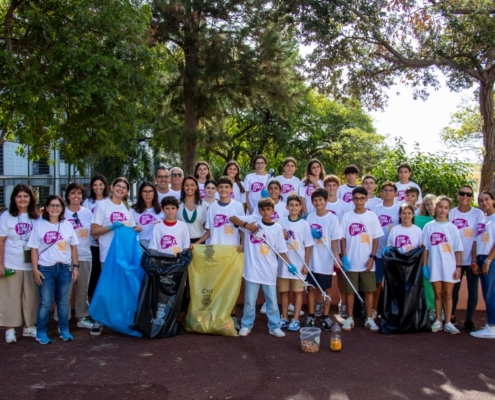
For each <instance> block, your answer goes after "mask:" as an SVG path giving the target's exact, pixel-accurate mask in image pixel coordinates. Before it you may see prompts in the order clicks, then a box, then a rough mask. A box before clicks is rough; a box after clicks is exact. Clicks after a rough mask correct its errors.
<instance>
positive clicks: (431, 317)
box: [428, 310, 437, 322]
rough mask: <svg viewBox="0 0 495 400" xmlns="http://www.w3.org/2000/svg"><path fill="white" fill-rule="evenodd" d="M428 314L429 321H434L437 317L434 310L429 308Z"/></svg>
mask: <svg viewBox="0 0 495 400" xmlns="http://www.w3.org/2000/svg"><path fill="white" fill-rule="evenodd" d="M428 316H429V318H430V321H431V322H433V321H435V319H436V317H437V313H436V311H435V310H430V311H429V313H428Z"/></svg>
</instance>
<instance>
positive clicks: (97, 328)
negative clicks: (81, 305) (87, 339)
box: [89, 322, 103, 336]
mask: <svg viewBox="0 0 495 400" xmlns="http://www.w3.org/2000/svg"><path fill="white" fill-rule="evenodd" d="M102 330H103V327H102V326H101V325H100V324H99V323H98V322H95V323H94V324H93V326H92V327H91V330H90V331H89V334H90V335H91V336H100V335H101V331H102Z"/></svg>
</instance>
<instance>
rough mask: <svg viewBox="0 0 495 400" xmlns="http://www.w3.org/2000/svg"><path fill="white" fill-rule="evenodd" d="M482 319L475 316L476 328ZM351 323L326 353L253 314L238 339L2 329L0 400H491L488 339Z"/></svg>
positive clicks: (494, 395)
mask: <svg viewBox="0 0 495 400" xmlns="http://www.w3.org/2000/svg"><path fill="white" fill-rule="evenodd" d="M484 318H485V314H484V313H481V312H478V313H477V315H476V318H475V323H476V324H477V326H479V327H481V326H483V325H484V324H485V322H486V321H485V319H484ZM458 319H460V320H461V321H462V320H463V313H462V312H459V313H458ZM356 321H357V327H356V328H355V329H354V330H353V331H352V332H349V333H347V332H344V333H343V349H342V352H340V353H332V352H331V351H330V350H329V338H330V333H327V332H324V333H322V348H321V349H320V352H319V353H314V354H308V353H303V352H302V351H301V350H300V341H299V334H298V333H291V334H289V335H288V336H287V337H286V338H283V339H279V338H274V337H272V336H270V335H268V329H267V328H266V316H264V315H259V314H258V317H257V321H256V325H255V328H254V330H253V332H252V333H251V334H250V335H249V336H248V337H245V338H241V337H236V338H227V337H218V336H208V335H199V334H184V335H181V336H178V337H175V338H171V339H160V340H150V339H136V338H130V337H126V336H123V335H120V334H118V333H115V332H113V331H110V330H108V329H106V330H105V331H104V332H103V334H102V335H101V336H100V337H91V336H89V333H88V331H87V330H83V329H77V328H75V327H73V328H72V333H73V334H74V337H75V340H74V341H73V342H68V343H64V342H62V341H61V340H58V339H55V340H54V343H53V344H51V345H48V346H41V345H39V344H38V343H36V342H35V341H34V339H31V338H29V339H28V338H22V337H21V338H19V341H18V342H17V343H16V344H13V345H7V344H6V343H5V342H4V340H3V336H4V331H3V330H2V331H0V334H1V335H2V339H1V341H2V343H1V344H0V369H1V373H0V399H71V400H76V399H84V400H88V399H117V398H118V399H136V398H138V399H139V398H142V399H144V398H146V397H148V398H149V399H295V400H296V399H422V398H435V399H495V340H494V341H492V340H480V339H474V338H471V337H469V336H468V334H467V333H465V332H462V333H461V334H460V335H457V336H453V335H449V334H447V333H444V332H438V333H435V334H433V333H422V334H409V335H397V336H386V335H382V334H380V333H371V332H369V331H366V330H364V328H363V320H356ZM72 324H74V321H71V325H72ZM50 335H51V337H52V338H53V337H56V325H55V324H54V323H52V324H51V325H50Z"/></svg>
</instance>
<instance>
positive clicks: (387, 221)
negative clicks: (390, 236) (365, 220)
mask: <svg viewBox="0 0 495 400" xmlns="http://www.w3.org/2000/svg"><path fill="white" fill-rule="evenodd" d="M378 220H379V221H380V225H381V226H387V225H392V223H393V222H392V217H391V216H390V215H379V216H378Z"/></svg>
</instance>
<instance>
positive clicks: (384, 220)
mask: <svg viewBox="0 0 495 400" xmlns="http://www.w3.org/2000/svg"><path fill="white" fill-rule="evenodd" d="M371 211H373V212H374V213H375V214H376V216H377V217H378V221H380V226H381V227H382V229H383V236H381V237H380V239H378V249H377V251H376V256H377V257H378V258H382V251H383V249H384V248H385V247H387V239H388V234H389V232H390V231H391V230H392V228H393V227H394V226H395V225H397V224H398V223H399V211H400V206H399V205H397V204H393V205H392V206H390V207H385V206H384V205H383V203H381V204H379V205H377V206H376V207H375V208H374V209H373V210H371Z"/></svg>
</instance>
